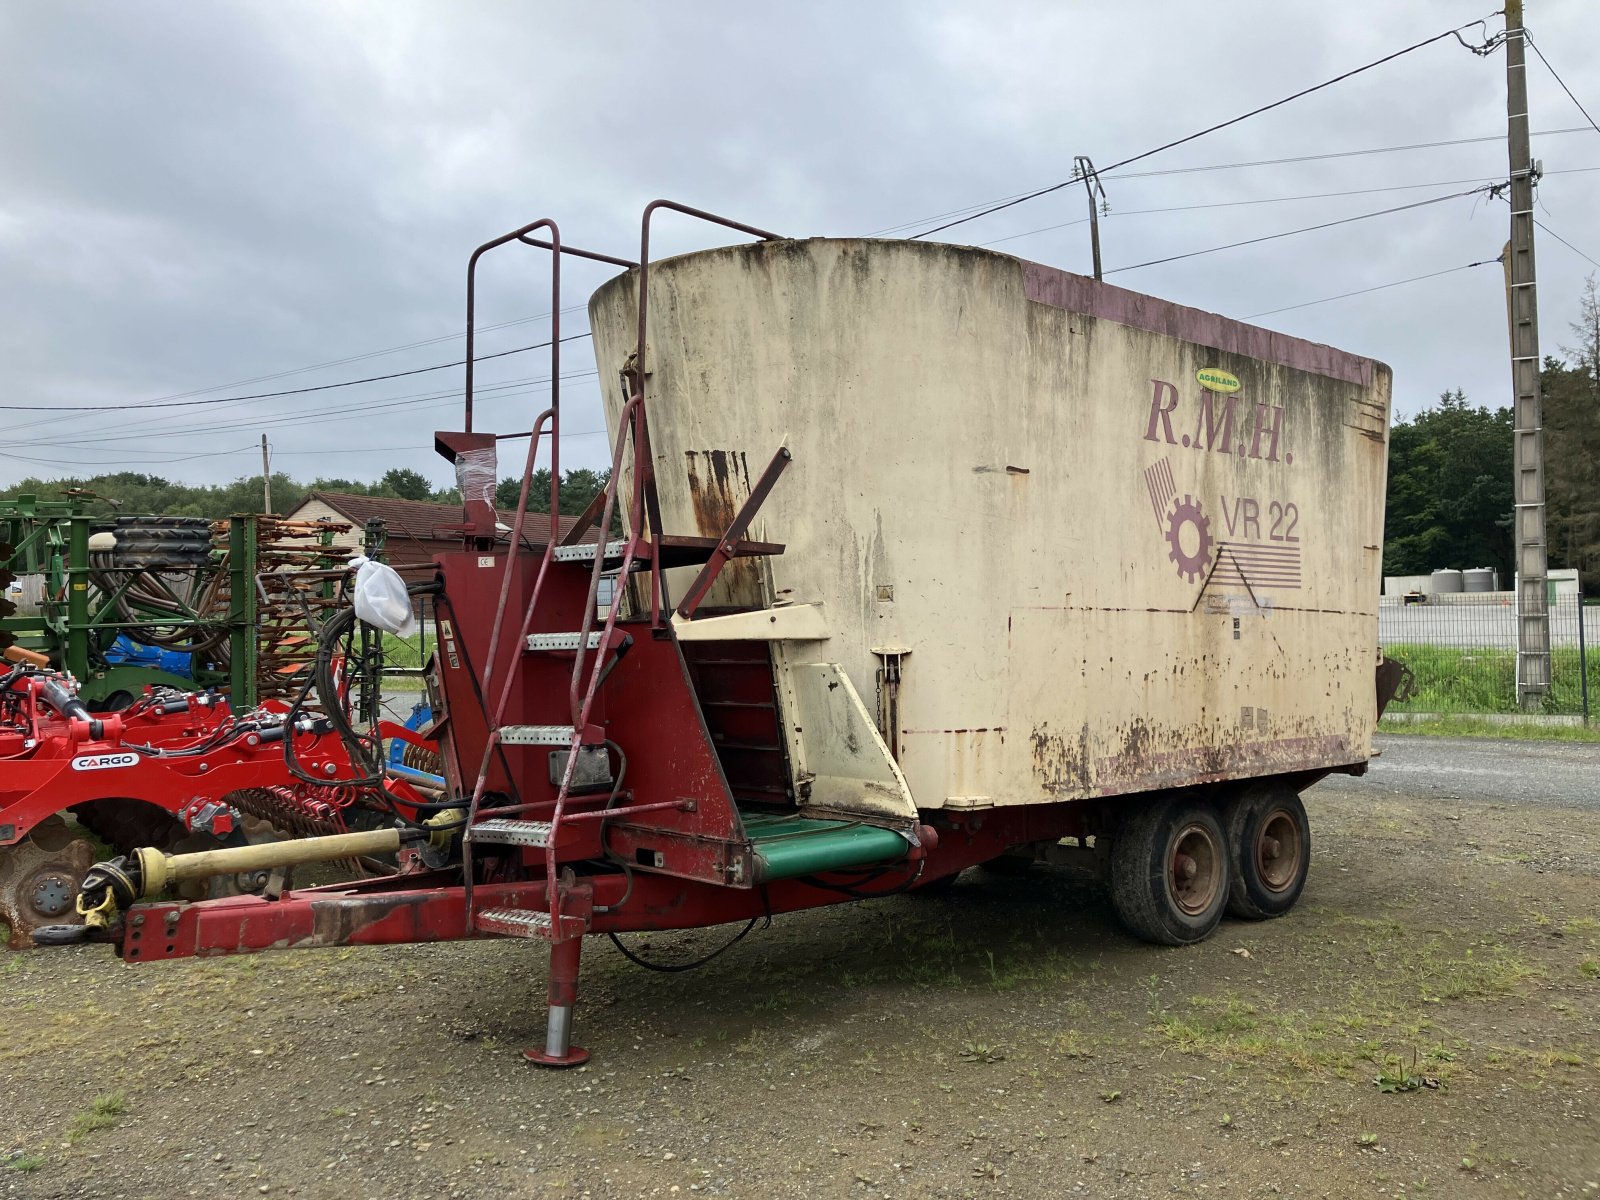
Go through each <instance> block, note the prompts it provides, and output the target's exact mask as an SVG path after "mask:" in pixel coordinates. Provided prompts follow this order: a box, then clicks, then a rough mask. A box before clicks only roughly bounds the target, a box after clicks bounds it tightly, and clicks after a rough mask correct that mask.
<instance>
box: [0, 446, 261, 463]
mask: <svg viewBox="0 0 1600 1200" xmlns="http://www.w3.org/2000/svg"><path fill="white" fill-rule="evenodd" d="M256 449H258V447H256V446H242V447H240V448H239V449H237V450H206V451H202V452H201V453H199V454H185V455H184V456H183V457H181V458H164V459H161V460H160V461H152V460H151V459H149V458H148V457H141V458H124V459H109V460H106V461H103V462H83V461H82V460H80V459H62V458H30V457H28V456H27V455H25V454H12V453H10V452H9V451H3V450H0V458H9V459H12V460H14V461H16V462H28V463H41V464H43V465H44V466H47V467H49V466H57V467H137V466H154V467H165V466H170V465H171V464H173V463H181V462H192V461H193V460H194V459H197V458H223V457H225V456H227V455H232V454H243V453H244V452H245V451H246V450H249V451H255V450H256ZM274 453H276V452H274Z"/></svg>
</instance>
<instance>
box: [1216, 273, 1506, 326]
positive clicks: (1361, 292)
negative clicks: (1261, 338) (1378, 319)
mask: <svg viewBox="0 0 1600 1200" xmlns="http://www.w3.org/2000/svg"><path fill="white" fill-rule="evenodd" d="M1499 261H1500V260H1499V259H1498V258H1484V259H1480V260H1479V261H1477V262H1469V263H1462V264H1461V265H1460V266H1459V267H1446V268H1445V269H1444V270H1442V271H1429V272H1428V273H1427V274H1426V275H1413V276H1411V278H1409V279H1396V280H1395V281H1394V282H1393V283H1380V284H1377V285H1375V286H1373V287H1365V288H1358V289H1357V290H1356V291H1353V292H1340V293H1339V294H1338V295H1337V296H1324V297H1323V298H1322V299H1321V300H1307V301H1306V302H1305V303H1304V304H1286V305H1284V306H1283V307H1282V308H1269V309H1267V311H1266V312H1258V313H1251V314H1250V315H1249V316H1247V317H1241V318H1240V320H1243V321H1254V320H1255V319H1256V318H1258V317H1270V316H1274V315H1276V314H1278V313H1286V312H1293V311H1294V310H1295V309H1297V308H1311V307H1313V306H1314V305H1318V304H1329V303H1332V302H1333V301H1335V300H1348V299H1349V298H1350V297H1351V296H1365V295H1366V294H1367V293H1368V292H1381V291H1383V290H1384V289H1386V288H1394V287H1399V286H1401V285H1402V284H1406V283H1418V282H1420V281H1421V280H1424V279H1437V278H1439V276H1441V275H1453V274H1455V273H1456V272H1457V271H1466V270H1470V269H1471V268H1472V267H1483V266H1487V265H1488V264H1490V263H1497V262H1499Z"/></svg>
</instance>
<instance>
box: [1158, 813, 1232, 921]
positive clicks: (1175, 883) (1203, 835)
mask: <svg viewBox="0 0 1600 1200" xmlns="http://www.w3.org/2000/svg"><path fill="white" fill-rule="evenodd" d="M1167 882H1168V886H1169V887H1170V888H1171V890H1172V900H1173V903H1175V904H1176V905H1177V906H1178V908H1179V909H1181V910H1182V911H1183V912H1184V913H1185V914H1187V915H1188V916H1191V917H1198V916H1201V915H1203V914H1204V913H1206V912H1207V911H1209V910H1210V908H1211V906H1212V905H1213V904H1214V903H1216V899H1217V896H1218V895H1219V894H1220V893H1221V890H1222V848H1221V846H1219V845H1218V844H1217V839H1216V838H1215V837H1214V836H1213V835H1212V832H1211V830H1209V829H1207V828H1206V827H1205V826H1204V825H1200V824H1194V825H1186V826H1184V827H1183V829H1181V830H1179V832H1178V836H1177V837H1176V838H1174V839H1173V843H1172V856H1171V858H1170V860H1169V862H1168V867H1167Z"/></svg>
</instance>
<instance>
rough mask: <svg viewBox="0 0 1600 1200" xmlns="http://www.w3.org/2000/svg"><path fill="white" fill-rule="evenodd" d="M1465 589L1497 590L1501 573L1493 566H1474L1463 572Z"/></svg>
mask: <svg viewBox="0 0 1600 1200" xmlns="http://www.w3.org/2000/svg"><path fill="white" fill-rule="evenodd" d="M1461 576H1462V580H1463V581H1464V584H1465V590H1467V591H1469V592H1497V591H1499V590H1500V574H1499V572H1498V571H1496V570H1495V569H1494V568H1493V567H1473V568H1471V569H1470V570H1467V571H1463V572H1462V573H1461Z"/></svg>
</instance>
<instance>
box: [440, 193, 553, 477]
mask: <svg viewBox="0 0 1600 1200" xmlns="http://www.w3.org/2000/svg"><path fill="white" fill-rule="evenodd" d="M535 229H549V230H551V232H552V234H553V237H554V240H555V243H556V244H557V245H558V246H559V245H560V243H561V233H560V231H559V230H558V229H556V223H555V222H554V221H552V220H550V219H549V218H547V217H541V218H540V219H539V220H537V221H534V222H531V223H530V224H527V225H524V226H523V227H522V228H521V229H513V230H512V231H511V232H510V233H503V234H501V235H500V236H499V237H497V238H493V239H491V240H490V241H487V242H485V243H484V244H483V245H481V246H479V247H478V248H477V249H476V250H474V251H473V252H472V256H471V257H470V258H468V259H467V363H466V366H467V380H466V400H467V410H466V417H465V424H464V426H463V429H462V432H464V433H471V432H472V375H473V358H474V354H473V349H474V344H475V341H476V336H477V331H476V330H475V329H474V328H473V316H474V314H475V313H476V312H477V307H478V260H479V259H480V258H482V257H483V256H484V255H485V254H487V253H488V252H489V251H491V250H493V249H495V248H496V247H499V246H504V245H505V244H506V243H507V242H515V241H519V240H521V239H522V238H523V237H524V236H525V235H527V234H530V233H532V232H533V231H534V230H535ZM552 257H553V259H554V262H555V267H554V272H555V275H556V277H557V280H558V281H559V277H560V274H561V256H560V255H559V254H556V255H554V256H552ZM552 290H553V291H555V293H556V295H557V296H559V295H560V287H559V283H558V284H557V286H556V287H555V288H553V289H552ZM560 308H561V306H560V304H559V303H557V304H556V305H555V306H554V313H553V320H554V321H555V326H554V328H552V330H551V342H552V344H553V347H554V349H555V351H556V352H557V353H559V351H560V347H561V336H560V325H561V312H560ZM551 357H552V359H554V358H555V357H556V355H555V354H552V355H551ZM551 374H552V377H553V378H554V379H555V380H557V381H559V380H560V378H561V373H560V372H559V371H553V372H552V373H551ZM550 386H551V394H552V397H553V396H554V394H555V389H556V388H557V387H559V386H560V385H559V382H556V383H552V384H551V385H550ZM552 474H554V472H552Z"/></svg>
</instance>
